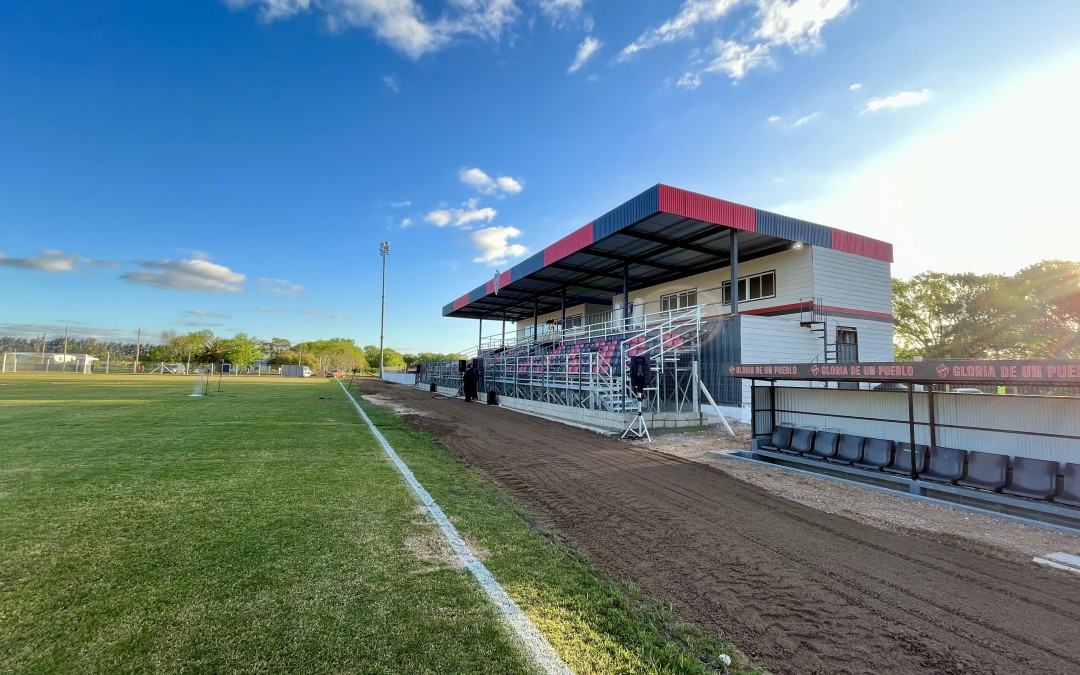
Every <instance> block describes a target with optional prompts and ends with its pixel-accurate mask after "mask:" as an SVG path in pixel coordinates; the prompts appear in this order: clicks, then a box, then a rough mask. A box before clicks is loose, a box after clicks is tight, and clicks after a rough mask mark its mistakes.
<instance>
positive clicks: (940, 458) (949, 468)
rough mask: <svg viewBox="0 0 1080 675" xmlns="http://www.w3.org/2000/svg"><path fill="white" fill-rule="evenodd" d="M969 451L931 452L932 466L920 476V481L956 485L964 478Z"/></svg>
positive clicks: (946, 450)
mask: <svg viewBox="0 0 1080 675" xmlns="http://www.w3.org/2000/svg"><path fill="white" fill-rule="evenodd" d="M965 461H967V451H966V450H959V449H957V448H934V449H933V450H932V451H931V452H930V465H929V466H928V467H927V468H926V471H924V472H923V473H921V474H919V478H920V479H925V480H932V481H935V482H937V483H955V482H956V481H958V480H960V479H961V478H963V477H964V462H965Z"/></svg>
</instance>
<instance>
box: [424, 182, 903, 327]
mask: <svg viewBox="0 0 1080 675" xmlns="http://www.w3.org/2000/svg"><path fill="white" fill-rule="evenodd" d="M732 230H735V231H738V250H739V262H744V261H748V260H753V259H755V258H760V257H764V256H768V255H772V254H774V253H778V252H780V251H784V250H787V249H789V248H791V247H792V246H794V245H795V244H796V242H799V243H804V244H810V245H812V246H821V247H824V248H832V249H836V250H838V251H845V252H847V253H853V254H855V255H861V256H865V257H868V258H873V259H875V260H882V261H885V262H890V263H891V262H892V245H891V244H888V243H886V242H883V241H878V240H877V239H871V238H869V237H863V236H861V235H857V234H852V233H850V232H845V231H843V230H837V229H834V228H830V227H825V226H824V225H818V224H816V223H811V222H807V221H805V220H798V219H795V218H789V217H787V216H782V215H779V214H776V213H770V212H768V211H763V210H761V209H755V208H752V207H749V206H743V205H741V204H735V203H734V202H728V201H724V200H722V199H717V198H715V197H709V196H706V195H701V194H698V193H695V192H689V191H687V190H681V189H679V188H674V187H670V186H668V185H655V186H653V187H651V188H649V189H648V190H646V191H645V192H642V193H641V194H639V195H638V196H636V197H634V198H633V199H631V200H629V201H627V202H626V203H624V204H622V205H620V206H618V207H616V208H615V209H612V210H611V211H609V212H608V213H606V214H604V215H603V216H601V217H599V218H597V219H596V220H594V221H593V222H591V223H589V224H588V225H585V226H584V227H582V228H579V229H578V230H576V231H574V232H572V233H570V234H569V235H567V236H566V237H563V238H562V239H560V240H559V241H557V242H555V243H554V244H552V245H551V246H548V247H547V248H545V249H544V250H543V251H541V252H539V253H537V254H535V255H533V256H531V257H529V258H527V259H525V260H523V261H522V262H520V263H518V264H517V265H515V266H514V267H512V268H511V269H509V270H507V271H505V272H502V273H500V274H499V275H498V281H497V282H496V279H495V278H492V280H490V281H488V282H487V283H486V284H485V285H483V286H479V287H477V288H475V289H473V290H472V291H470V292H469V293H466V294H465V295H462V296H461V297H459V298H458V299H457V300H454V301H453V302H451V303H449V304H447V305H446V306H444V307H443V316H454V317H463V318H472V319H494V320H501V319H503V318H505V319H506V320H508V321H521V320H523V319H527V318H531V317H532V316H533V315H534V311H535V312H536V313H537V314H545V313H548V312H554V311H558V310H559V309H560V308H561V307H562V303H563V297H564V295H563V294H564V293H565V299H566V306H567V307H570V306H573V305H579V304H582V303H589V302H592V303H600V304H609V303H610V301H611V297H612V296H613V295H615V294H617V293H621V292H622V290H623V274H624V271H626V272H627V273H628V277H629V290H630V291H634V290H637V289H640V288H645V287H649V286H655V285H658V284H662V283H665V282H668V281H672V280H675V279H679V278H682V277H685V276H689V275H691V274H700V273H702V272H707V271H710V270H714V269H720V268H724V267H727V266H729V265H730V264H731V244H730V232H731V231H732ZM496 290H497V292H496Z"/></svg>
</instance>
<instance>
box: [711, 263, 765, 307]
mask: <svg viewBox="0 0 1080 675" xmlns="http://www.w3.org/2000/svg"><path fill="white" fill-rule="evenodd" d="M775 297H776V272H775V271H769V272H762V273H761V274H751V275H750V276H747V277H743V278H741V279H739V302H749V301H751V300H763V299H765V298H775ZM723 303H724V304H725V305H730V304H731V282H730V281H725V282H724V290H723Z"/></svg>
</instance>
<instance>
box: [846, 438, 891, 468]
mask: <svg viewBox="0 0 1080 675" xmlns="http://www.w3.org/2000/svg"><path fill="white" fill-rule="evenodd" d="M894 445H895V444H894V443H893V442H892V441H890V440H886V439H884V438H868V439H866V442H865V443H863V453H862V459H861V460H859V461H858V462H853V465H854V466H857V467H859V468H860V469H884V468H885V467H887V466H889V465H890V464H892V460H893V457H892V456H893V446H894Z"/></svg>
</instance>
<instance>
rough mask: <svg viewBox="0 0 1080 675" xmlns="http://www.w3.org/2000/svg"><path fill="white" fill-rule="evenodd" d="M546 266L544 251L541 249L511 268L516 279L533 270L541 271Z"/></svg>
mask: <svg viewBox="0 0 1080 675" xmlns="http://www.w3.org/2000/svg"><path fill="white" fill-rule="evenodd" d="M543 267H544V252H543V251H541V252H540V253H537V254H535V255H531V256H529V257H528V258H526V259H524V260H522V261H521V262H519V263H518V264H516V265H514V266H513V267H512V268H511V269H510V272H511V275H510V276H511V277H512V278H513V280H514V281H517V280H518V279H523V278H525V277H527V276H529V275H530V274H532V273H533V272H536V271H539V270H541V269H543Z"/></svg>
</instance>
